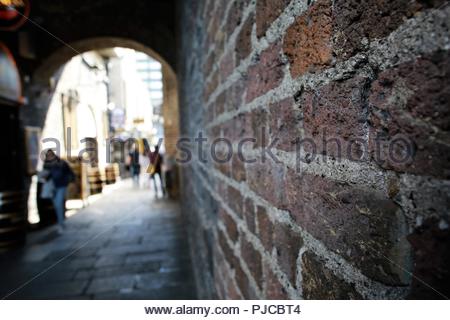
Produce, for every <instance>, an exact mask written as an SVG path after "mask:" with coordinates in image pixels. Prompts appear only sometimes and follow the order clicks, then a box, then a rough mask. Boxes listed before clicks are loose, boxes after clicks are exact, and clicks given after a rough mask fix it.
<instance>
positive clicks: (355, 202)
mask: <svg viewBox="0 0 450 320" xmlns="http://www.w3.org/2000/svg"><path fill="white" fill-rule="evenodd" d="M286 176H287V179H286V186H285V188H286V189H288V190H289V189H293V190H292V191H290V192H288V194H289V197H288V198H287V200H288V202H287V203H286V207H287V209H288V210H289V211H290V212H291V214H292V216H293V218H294V219H295V221H296V222H297V223H298V224H299V225H301V226H302V227H303V228H305V229H306V230H307V231H308V232H310V233H311V234H312V235H314V236H315V237H316V238H317V239H320V240H321V241H323V242H324V243H325V244H326V245H327V246H328V247H329V248H331V249H332V250H334V251H336V252H337V253H340V254H341V255H342V256H344V257H345V258H346V259H348V260H350V261H352V262H353V263H354V264H355V265H358V267H359V268H361V270H362V271H363V272H364V273H366V274H367V275H369V276H371V277H374V278H376V279H377V280H379V281H382V282H384V283H389V284H402V283H403V282H404V281H408V279H409V277H408V275H407V274H406V273H405V272H404V271H403V270H401V269H399V268H398V267H396V266H395V265H393V264H392V263H391V262H390V261H396V264H398V265H401V266H402V268H405V269H406V268H410V266H408V262H409V258H410V250H409V246H408V245H407V241H406V232H407V230H406V229H407V225H406V221H405V218H404V217H403V216H402V215H401V212H400V211H399V208H398V207H397V206H396V205H395V203H394V202H393V201H392V200H390V199H387V198H385V197H383V196H382V195H380V194H377V193H376V192H373V191H369V190H365V189H363V188H354V187H352V186H350V185H348V184H347V183H339V182H334V181H331V180H328V179H323V178H320V177H316V176H312V175H308V174H304V175H302V176H296V175H295V173H294V172H288V173H287V175H286ZM380 270H382V272H380Z"/></svg>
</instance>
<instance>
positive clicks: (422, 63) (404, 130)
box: [369, 52, 450, 178]
mask: <svg viewBox="0 0 450 320" xmlns="http://www.w3.org/2000/svg"><path fill="white" fill-rule="evenodd" d="M369 101H370V111H371V118H370V119H371V130H370V149H371V150H370V151H371V155H372V157H373V158H374V160H375V161H377V163H379V164H380V165H382V166H383V167H385V168H389V169H391V168H392V169H395V170H398V171H408V172H411V173H415V174H428V175H434V176H441V177H445V178H449V177H450V161H449V154H450V149H449V142H450V134H449V129H450V54H449V53H448V52H437V53H435V54H432V55H430V56H426V57H423V58H420V59H418V60H417V61H413V62H409V63H405V64H402V65H400V66H398V67H397V68H394V69H390V70H387V71H385V72H383V73H382V74H380V76H379V77H378V79H377V81H375V82H374V83H373V85H372V88H371V93H370V97H369ZM413 119H414V120H413ZM396 137H397V138H398V140H399V142H398V143H395V141H396V140H395V139H396ZM400 139H403V140H404V142H402V141H401V140H400ZM390 147H391V149H390ZM390 150H391V151H390Z"/></svg>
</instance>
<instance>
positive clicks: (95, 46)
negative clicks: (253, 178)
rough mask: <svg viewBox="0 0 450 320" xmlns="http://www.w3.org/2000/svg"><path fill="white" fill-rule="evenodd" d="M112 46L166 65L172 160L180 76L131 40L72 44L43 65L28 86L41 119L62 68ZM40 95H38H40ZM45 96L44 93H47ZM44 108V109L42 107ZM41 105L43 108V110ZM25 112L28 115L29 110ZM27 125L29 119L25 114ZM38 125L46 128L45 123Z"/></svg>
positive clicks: (165, 107)
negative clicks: (141, 53) (52, 79)
mask: <svg viewBox="0 0 450 320" xmlns="http://www.w3.org/2000/svg"><path fill="white" fill-rule="evenodd" d="M112 47H124V48H130V49H134V50H136V51H140V52H144V53H146V54H147V55H149V56H150V57H152V58H154V59H155V60H157V61H159V62H160V63H161V65H162V72H163V110H162V112H163V117H164V119H165V121H164V140H165V145H166V154H167V156H169V157H175V156H176V148H175V145H176V141H177V139H178V136H179V111H178V88H177V77H176V74H175V72H174V70H173V68H172V66H171V65H169V63H168V62H167V61H166V60H165V59H164V58H163V57H162V56H161V55H159V54H158V53H157V52H155V51H154V50H152V49H151V48H149V47H147V46H145V45H143V44H141V43H139V42H137V41H134V40H130V39H125V38H118V37H95V38H88V39H84V40H80V41H76V42H72V43H70V44H68V45H66V46H62V47H60V48H59V49H57V50H56V51H54V52H53V53H52V54H51V55H50V56H49V57H48V58H47V59H45V60H43V62H42V64H41V65H40V66H39V67H38V68H37V69H36V71H35V72H34V74H33V75H32V78H31V81H30V83H29V84H28V86H27V90H26V91H27V92H26V94H27V95H28V96H31V97H30V100H34V101H33V102H32V105H33V107H35V108H38V109H40V112H39V113H41V115H40V117H38V118H39V119H41V121H40V122H42V119H45V113H46V110H45V104H46V102H47V101H48V98H49V96H51V95H52V92H51V90H50V83H49V79H50V78H51V77H52V76H53V75H54V74H55V72H57V71H58V69H59V68H60V67H61V66H62V65H64V64H65V63H66V62H67V61H69V60H70V59H71V58H72V57H74V56H76V55H78V54H81V53H83V52H87V51H91V50H100V49H106V48H112ZM37 93H38V94H37ZM43 93H44V94H43ZM40 105H41V106H40ZM39 106H40V108H39ZM24 112H27V111H26V110H25V111H24ZM23 118H24V120H25V122H27V121H26V120H27V118H28V117H27V116H25V115H24V114H23ZM35 125H37V126H39V127H42V124H41V123H35Z"/></svg>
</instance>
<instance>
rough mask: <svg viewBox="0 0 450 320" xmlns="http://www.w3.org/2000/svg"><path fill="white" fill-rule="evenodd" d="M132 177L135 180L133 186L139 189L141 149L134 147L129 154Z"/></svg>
mask: <svg viewBox="0 0 450 320" xmlns="http://www.w3.org/2000/svg"><path fill="white" fill-rule="evenodd" d="M128 158H129V163H130V171H131V177H132V178H133V185H134V186H135V187H139V176H140V174H141V164H140V162H139V148H138V147H137V146H136V145H133V147H132V149H131V151H130V153H129V154H128Z"/></svg>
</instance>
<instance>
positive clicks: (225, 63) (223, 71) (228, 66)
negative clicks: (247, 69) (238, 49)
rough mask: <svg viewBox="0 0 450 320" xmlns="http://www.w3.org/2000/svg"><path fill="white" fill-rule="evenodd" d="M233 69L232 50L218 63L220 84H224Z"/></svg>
mask: <svg viewBox="0 0 450 320" xmlns="http://www.w3.org/2000/svg"><path fill="white" fill-rule="evenodd" d="M233 69H234V50H229V51H228V53H226V54H225V56H224V57H223V58H222V61H221V62H220V77H221V79H222V81H221V82H225V80H226V79H227V78H228V76H229V75H230V74H231V73H232V72H233Z"/></svg>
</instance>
